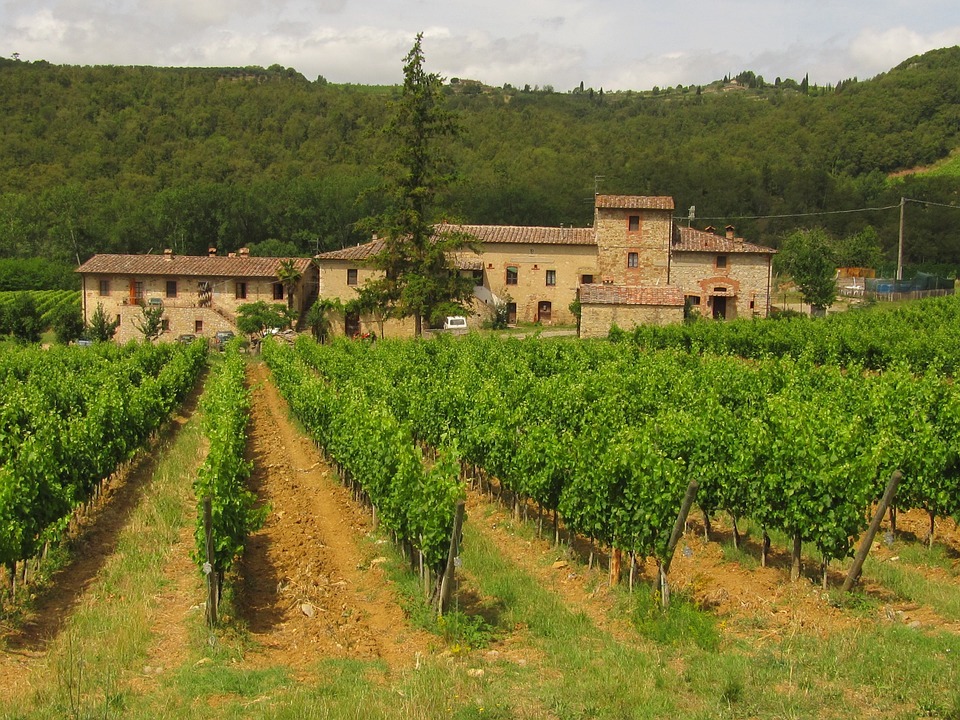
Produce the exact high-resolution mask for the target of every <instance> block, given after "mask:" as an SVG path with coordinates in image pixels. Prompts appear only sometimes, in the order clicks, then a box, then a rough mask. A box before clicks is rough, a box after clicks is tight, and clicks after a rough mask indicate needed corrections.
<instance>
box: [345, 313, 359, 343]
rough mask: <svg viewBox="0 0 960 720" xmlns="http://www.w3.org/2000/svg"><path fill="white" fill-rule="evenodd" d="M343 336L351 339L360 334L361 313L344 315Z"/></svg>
mask: <svg viewBox="0 0 960 720" xmlns="http://www.w3.org/2000/svg"><path fill="white" fill-rule="evenodd" d="M343 334H344V335H346V336H347V337H351V338H352V337H354V336H355V335H359V334H360V313H358V312H349V313H347V314H346V315H344V317H343Z"/></svg>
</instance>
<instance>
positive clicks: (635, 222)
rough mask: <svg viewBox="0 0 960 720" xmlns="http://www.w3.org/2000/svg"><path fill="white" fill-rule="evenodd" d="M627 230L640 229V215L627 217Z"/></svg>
mask: <svg viewBox="0 0 960 720" xmlns="http://www.w3.org/2000/svg"><path fill="white" fill-rule="evenodd" d="M627 230H629V231H630V232H638V231H639V230H640V216H639V215H631V216H630V217H628V218H627Z"/></svg>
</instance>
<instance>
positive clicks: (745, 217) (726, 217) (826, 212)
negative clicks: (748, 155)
mask: <svg viewBox="0 0 960 720" xmlns="http://www.w3.org/2000/svg"><path fill="white" fill-rule="evenodd" d="M912 202H924V201H923V200H916V201H912ZM929 204H931V205H932V204H933V203H929ZM899 207H900V203H897V204H896V205H885V206H883V207H866V208H857V209H855V210H821V211H819V212H808V213H787V214H784V215H718V216H715V217H698V218H697V220H771V219H776V218H794V217H814V216H817V215H843V214H849V213H861V212H876V211H879V210H893V209H895V208H899ZM946 207H954V206H953V205H947V206H946ZM674 219H675V220H686V219H687V218H686V217H679V216H678V217H676V218H674Z"/></svg>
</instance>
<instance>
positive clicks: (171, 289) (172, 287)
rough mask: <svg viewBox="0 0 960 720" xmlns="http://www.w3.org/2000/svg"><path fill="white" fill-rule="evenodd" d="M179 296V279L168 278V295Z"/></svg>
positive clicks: (171, 296) (170, 296) (169, 296)
mask: <svg viewBox="0 0 960 720" xmlns="http://www.w3.org/2000/svg"><path fill="white" fill-rule="evenodd" d="M176 296H177V281H176V280H167V297H168V298H175V297H176Z"/></svg>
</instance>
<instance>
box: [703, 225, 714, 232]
mask: <svg viewBox="0 0 960 720" xmlns="http://www.w3.org/2000/svg"><path fill="white" fill-rule="evenodd" d="M703 231H704V232H708V233H712V232H716V231H717V229H716V228H715V227H714V226H713V225H707V226H706V227H705V228H704V229H703Z"/></svg>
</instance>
